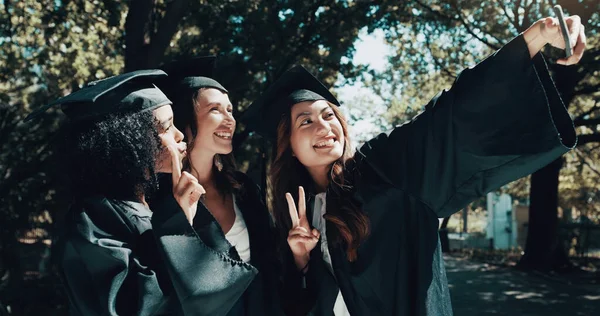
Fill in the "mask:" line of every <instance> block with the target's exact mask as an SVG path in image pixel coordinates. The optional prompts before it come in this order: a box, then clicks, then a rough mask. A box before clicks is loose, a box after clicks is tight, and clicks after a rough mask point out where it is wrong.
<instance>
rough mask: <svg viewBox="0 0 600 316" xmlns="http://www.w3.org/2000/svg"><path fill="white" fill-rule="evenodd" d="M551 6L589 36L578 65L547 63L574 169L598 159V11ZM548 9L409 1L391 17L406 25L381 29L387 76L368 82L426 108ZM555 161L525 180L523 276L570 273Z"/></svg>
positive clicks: (584, 5)
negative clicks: (570, 132) (565, 114)
mask: <svg viewBox="0 0 600 316" xmlns="http://www.w3.org/2000/svg"><path fill="white" fill-rule="evenodd" d="M558 3H559V4H561V5H562V6H563V8H564V10H565V11H566V13H567V14H577V15H579V16H580V17H581V19H582V21H583V23H584V24H585V25H586V34H587V36H588V50H587V52H586V54H585V55H584V58H583V59H582V61H581V62H580V64H579V65H577V66H572V67H564V66H560V65H556V64H554V63H550V68H551V72H552V73H553V77H554V78H555V83H556V86H557V89H558V90H559V91H560V93H561V96H562V98H563V101H564V103H565V104H566V105H567V106H568V109H569V111H570V112H571V113H572V114H573V115H574V117H575V118H574V121H575V125H576V126H577V128H578V133H579V134H580V135H581V136H580V137H579V143H578V146H579V147H578V149H579V151H577V152H578V153H580V156H581V158H580V159H577V160H573V159H572V160H570V161H568V163H579V162H581V161H586V160H590V159H593V158H594V157H595V156H597V153H593V152H592V151H593V149H591V148H590V147H589V144H591V143H594V142H598V140H599V137H600V134H598V132H597V131H598V129H597V127H598V123H599V122H600V121H599V119H598V118H599V116H598V115H600V114H599V113H600V111H598V100H599V99H600V96H599V94H598V91H599V90H600V81H598V78H597V75H594V74H597V72H598V71H599V68H600V63H598V57H599V56H600V50H599V49H600V47H599V46H598V40H599V36H598V30H599V27H600V25H599V24H598V21H597V19H594V18H593V15H594V14H595V12H598V9H600V3H599V2H598V1H558ZM553 4H555V3H554V2H552V1H535V0H529V1H522V0H520V1H499V2H494V3H493V4H490V3H487V2H481V1H473V0H452V1H424V0H415V1H411V2H410V4H409V5H408V8H407V9H408V11H407V12H406V11H405V12H400V13H398V15H401V16H406V15H407V14H408V15H411V18H410V23H401V22H400V23H398V22H394V23H383V24H381V27H383V28H385V29H386V31H387V34H388V36H387V38H388V41H389V43H390V44H392V45H394V46H395V47H398V50H397V55H396V56H393V57H392V58H390V63H391V64H392V67H391V69H389V70H388V71H386V72H385V73H382V74H374V75H376V76H378V77H379V78H385V79H386V80H388V81H390V82H396V83H398V84H396V85H397V86H401V87H403V88H402V89H403V90H402V93H403V98H405V102H408V103H409V104H412V105H414V106H418V104H425V103H426V102H423V100H422V98H426V99H427V100H428V99H429V98H431V97H432V96H433V95H434V93H431V92H432V90H436V91H437V90H439V88H440V87H444V86H445V87H448V86H450V84H451V82H452V81H453V80H454V78H455V76H456V74H457V73H458V72H459V71H460V69H463V68H465V67H467V66H470V65H473V64H475V62H477V61H479V60H482V59H483V58H484V57H485V56H486V55H488V54H489V53H490V52H491V51H493V50H496V49H498V48H500V47H501V46H502V45H503V44H504V43H506V42H507V41H508V40H510V39H511V38H513V37H514V36H516V35H517V34H519V33H521V32H523V31H524V30H525V29H526V28H527V27H529V26H530V25H531V24H533V22H535V21H536V20H538V19H539V18H542V17H543V16H547V15H549V14H550V9H551V6H552V5H553ZM405 19H406V17H405V18H404V20H405ZM402 20H403V19H395V20H394V19H391V20H390V21H402ZM545 53H546V55H547V56H549V57H550V59H554V58H556V57H557V56H559V55H558V54H561V52H558V51H556V50H552V49H548V50H547V51H545ZM400 78H401V79H400ZM582 148H585V149H582ZM590 153H591V156H588V154H590ZM562 161H563V159H562V158H561V159H559V160H558V161H556V162H554V163H551V164H550V165H549V166H547V167H545V168H543V169H541V170H539V171H538V172H536V173H534V174H533V175H532V177H531V185H530V201H531V204H530V222H529V235H528V236H529V238H528V241H527V246H526V249H525V255H524V256H523V257H522V259H521V263H520V265H521V267H523V268H527V269H536V270H543V271H548V270H558V269H562V268H564V267H568V266H569V263H568V261H567V260H566V256H564V251H562V249H561V247H560V242H559V240H558V239H557V229H558V219H557V210H558V206H559V204H558V203H559V198H558V197H559V195H558V189H559V185H558V183H559V182H558V179H559V171H560V170H561V167H562V165H563V162H562ZM588 169H589V168H588ZM563 208H564V207H563Z"/></svg>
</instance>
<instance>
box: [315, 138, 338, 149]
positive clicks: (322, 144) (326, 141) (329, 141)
mask: <svg viewBox="0 0 600 316" xmlns="http://www.w3.org/2000/svg"><path fill="white" fill-rule="evenodd" d="M335 142H337V138H336V137H335V136H330V137H325V138H323V139H321V140H319V141H318V142H317V143H315V144H314V145H313V147H314V148H316V149H321V148H329V147H332V146H333V145H334V144H335Z"/></svg>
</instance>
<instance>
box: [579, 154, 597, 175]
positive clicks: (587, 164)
mask: <svg viewBox="0 0 600 316" xmlns="http://www.w3.org/2000/svg"><path fill="white" fill-rule="evenodd" d="M574 152H575V154H576V155H577V157H579V159H580V160H581V162H583V164H584V165H586V166H588V168H590V170H592V171H593V172H594V173H595V174H596V175H597V176H600V171H598V169H596V167H594V166H592V165H591V164H590V163H589V162H587V159H585V157H584V156H583V155H582V154H581V151H580V150H579V149H578V148H575V150H574Z"/></svg>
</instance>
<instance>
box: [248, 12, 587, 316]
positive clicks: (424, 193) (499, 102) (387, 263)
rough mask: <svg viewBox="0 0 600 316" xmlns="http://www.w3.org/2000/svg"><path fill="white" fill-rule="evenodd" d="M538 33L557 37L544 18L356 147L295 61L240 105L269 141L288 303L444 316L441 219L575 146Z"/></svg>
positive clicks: (299, 308)
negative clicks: (408, 116)
mask: <svg viewBox="0 0 600 316" xmlns="http://www.w3.org/2000/svg"><path fill="white" fill-rule="evenodd" d="M568 20H569V21H568V24H569V25H570V30H569V32H570V33H571V34H572V38H573V44H575V43H576V46H575V49H574V55H573V56H571V57H569V58H566V59H561V60H559V61H558V62H559V63H561V64H565V65H569V64H574V63H577V62H578V61H579V58H581V55H582V54H583V51H584V49H585V35H584V34H583V27H582V26H581V24H580V23H579V17H577V16H573V17H569V18H568ZM546 44H551V45H553V46H557V47H561V45H562V47H564V42H563V41H562V36H561V35H560V31H559V29H558V24H557V23H556V21H555V20H553V19H551V18H546V19H542V20H540V21H538V22H536V23H535V24H534V25H533V26H532V27H531V28H529V29H528V30H527V31H525V32H524V33H523V34H522V35H520V36H518V37H516V38H514V39H513V40H512V41H511V42H509V43H508V44H506V45H505V46H504V47H502V48H501V49H499V50H498V51H496V52H495V53H494V54H492V55H491V56H489V57H488V58H487V59H486V60H484V61H482V62H481V63H480V64H478V65H476V66H474V67H471V68H468V69H466V70H464V71H463V72H462V73H461V74H460V76H458V78H457V80H456V81H455V82H454V84H453V86H452V88H451V89H450V90H448V91H443V92H441V93H439V94H438V95H436V96H435V97H434V98H433V99H432V100H431V101H430V102H429V103H428V104H427V105H426V106H425V111H424V112H423V113H421V114H420V115H418V116H417V117H416V118H415V119H413V120H412V121H410V122H408V123H406V124H403V125H400V126H398V127H396V128H394V129H393V130H392V131H391V133H389V134H381V135H379V136H377V137H375V138H373V139H371V140H369V141H367V142H366V143H365V144H364V145H363V146H361V147H360V149H359V150H358V151H357V152H355V153H351V152H350V151H349V150H348V145H347V143H349V142H350V140H349V139H348V135H347V132H346V129H345V120H344V118H343V117H342V116H341V115H339V114H338V113H337V111H336V106H339V102H338V101H337V100H336V98H335V97H334V96H333V95H332V94H331V93H330V92H329V91H328V90H327V89H326V88H325V87H324V86H323V85H322V84H321V83H320V82H319V80H317V78H315V77H314V76H312V75H311V74H310V73H309V72H308V71H306V69H304V68H303V67H302V66H296V67H293V68H291V69H290V70H288V71H286V72H285V73H284V74H283V75H282V76H281V77H280V78H279V79H277V80H276V81H275V82H274V83H273V84H272V85H271V86H270V87H269V88H268V89H267V91H265V92H264V93H263V94H262V95H261V96H260V97H259V98H258V99H257V100H256V101H255V102H254V103H253V104H252V105H251V106H250V107H249V108H248V110H247V112H246V113H247V114H246V116H245V117H244V119H245V123H247V127H248V128H249V129H251V130H254V131H256V132H258V133H260V134H261V135H263V136H265V137H268V138H270V139H271V140H273V141H274V144H275V146H276V148H277V156H276V157H275V160H274V162H273V165H272V167H271V171H270V178H271V185H272V188H271V189H272V190H271V192H272V195H273V210H272V213H273V214H274V217H275V219H276V224H277V227H278V231H279V232H280V236H281V239H280V246H281V248H282V249H281V250H282V251H281V253H282V255H283V258H282V260H283V261H284V262H285V263H286V264H285V269H286V270H285V273H284V274H285V276H284V278H283V279H284V282H283V288H282V293H283V296H284V303H285V306H286V312H287V313H288V314H293V315H297V314H298V315H303V314H306V313H310V314H311V315H332V314H334V315H336V316H342V315H452V307H451V304H450V300H449V297H450V295H449V293H448V292H449V290H448V284H447V281H446V275H445V270H444V265H443V260H442V257H441V249H440V248H441V247H440V244H439V241H438V234H437V232H438V231H437V230H438V217H446V216H449V215H450V214H452V213H454V212H457V211H458V210H460V209H461V208H462V207H464V206H465V205H466V204H468V203H470V202H471V201H473V200H474V199H476V198H477V197H479V196H481V195H482V194H484V193H486V192H489V191H491V190H493V189H496V188H498V187H500V186H502V185H504V184H506V183H508V182H510V181H513V180H516V179H518V178H520V177H523V176H525V175H527V174H530V173H532V172H534V171H535V170H537V169H539V168H541V167H543V166H545V165H546V164H548V163H549V162H551V161H553V160H555V159H557V158H558V157H560V155H562V154H563V153H565V152H567V151H568V150H569V149H571V148H573V146H574V145H575V143H576V139H577V137H576V135H575V130H574V127H573V122H572V121H571V119H570V116H569V113H567V111H566V109H565V107H564V104H563V103H562V100H561V98H560V96H559V94H558V92H557V91H556V88H555V86H554V84H553V82H552V79H551V78H550V75H549V73H548V69H547V66H546V63H545V61H544V58H543V57H542V55H541V54H540V53H539V52H540V50H541V49H542V47H544V45H546ZM514 113H519V115H515V114H514ZM304 188H306V191H307V193H308V199H307V196H306V193H305V191H304ZM317 245H319V247H317Z"/></svg>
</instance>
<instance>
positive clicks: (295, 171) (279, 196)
mask: <svg viewBox="0 0 600 316" xmlns="http://www.w3.org/2000/svg"><path fill="white" fill-rule="evenodd" d="M328 103H329V102H328ZM329 106H330V107H331V109H332V110H333V113H334V114H335V116H336V117H337V119H338V120H339V121H340V123H341V125H342V131H343V133H344V138H345V139H346V141H345V144H344V151H343V154H342V156H341V157H340V158H339V159H338V160H336V161H335V162H333V164H332V165H331V169H330V171H329V181H330V183H329V187H328V190H327V206H326V207H327V214H326V215H325V216H324V217H325V220H326V221H328V222H330V223H331V224H333V227H334V229H333V230H329V229H328V231H327V235H328V237H329V239H330V242H331V243H333V244H338V245H339V244H342V245H343V246H345V248H346V257H347V258H348V260H349V261H355V260H356V258H357V256H358V253H357V251H358V247H359V246H360V244H361V243H362V242H363V241H364V240H365V238H366V237H367V236H368V235H369V219H368V217H367V215H366V213H365V212H364V211H363V210H362V205H361V203H360V202H359V201H357V200H356V199H355V198H354V191H355V187H354V186H353V178H354V176H355V172H356V171H355V168H354V164H355V162H354V158H353V157H352V153H351V147H350V139H349V138H348V137H349V135H348V125H347V123H346V120H345V118H344V117H343V115H342V113H341V112H340V110H338V109H337V106H335V105H333V104H331V103H329ZM290 136H291V111H290V112H288V114H287V115H284V116H283V117H282V119H281V121H280V122H279V125H278V127H277V149H276V156H275V159H274V160H273V163H272V164H271V169H270V172H269V179H270V183H271V185H272V194H273V199H272V204H273V205H272V206H273V207H272V210H273V217H274V218H275V223H276V226H277V230H278V231H279V233H280V240H286V239H287V235H288V232H289V230H290V229H291V226H292V220H291V218H290V214H289V211H288V205H287V201H286V199H285V193H286V192H290V193H291V194H292V195H293V196H294V200H295V201H297V200H298V186H303V187H304V188H305V189H306V190H307V193H308V194H309V195H311V194H314V193H315V192H314V185H313V180H312V178H311V176H310V174H309V173H308V170H307V169H306V167H304V166H303V165H302V164H301V163H300V161H298V159H297V158H296V157H294V156H293V154H292V148H291V144H290ZM282 243H283V242H282ZM280 246H282V245H280ZM282 247H283V246H282Z"/></svg>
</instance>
